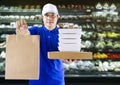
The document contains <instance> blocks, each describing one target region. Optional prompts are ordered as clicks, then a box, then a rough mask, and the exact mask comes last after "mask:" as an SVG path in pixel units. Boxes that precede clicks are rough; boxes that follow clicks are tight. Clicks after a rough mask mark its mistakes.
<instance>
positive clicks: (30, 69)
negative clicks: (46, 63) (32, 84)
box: [5, 35, 40, 80]
mask: <svg viewBox="0 0 120 85" xmlns="http://www.w3.org/2000/svg"><path fill="white" fill-rule="evenodd" d="M39 39H40V36H38V35H8V36H7V37H6V66H5V79H22V80H29V79H35V80H37V79H39V64H40V63H39V50H40V49H39V41H40V40H39Z"/></svg>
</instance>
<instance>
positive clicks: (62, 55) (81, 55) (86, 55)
mask: <svg viewBox="0 0 120 85" xmlns="http://www.w3.org/2000/svg"><path fill="white" fill-rule="evenodd" d="M48 58H50V59H63V60H64V59H92V58H93V56H92V52H71V51H69V52H68V51H66V52H65V51H64V52H58V51H55V52H48Z"/></svg>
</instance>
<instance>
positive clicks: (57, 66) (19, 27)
mask: <svg viewBox="0 0 120 85" xmlns="http://www.w3.org/2000/svg"><path fill="white" fill-rule="evenodd" d="M42 19H43V24H44V25H43V26H41V27H37V26H32V27H30V28H28V27H27V23H26V21H25V20H19V21H17V22H16V33H17V34H21V35H29V34H30V35H40V75H39V80H30V81H29V85H65V84H64V68H63V62H62V60H59V59H51V60H50V59H48V54H47V53H48V52H50V51H58V42H59V40H58V38H59V36H58V34H59V32H58V27H57V21H58V19H59V13H58V9H57V7H56V6H55V5H53V4H50V3H48V4H46V5H44V6H43V9H42Z"/></svg>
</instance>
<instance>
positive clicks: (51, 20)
mask: <svg viewBox="0 0 120 85" xmlns="http://www.w3.org/2000/svg"><path fill="white" fill-rule="evenodd" d="M57 20H58V15H56V14H54V13H51V12H49V13H46V14H45V15H44V16H43V22H44V26H46V27H47V28H48V29H50V30H52V29H53V28H55V26H56V24H57ZM51 28H52V29H51Z"/></svg>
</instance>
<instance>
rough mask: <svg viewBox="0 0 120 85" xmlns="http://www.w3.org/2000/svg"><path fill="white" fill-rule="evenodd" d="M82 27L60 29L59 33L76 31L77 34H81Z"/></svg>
mask: <svg viewBox="0 0 120 85" xmlns="http://www.w3.org/2000/svg"><path fill="white" fill-rule="evenodd" d="M81 32H82V29H59V33H60V34H61V33H62V34H64V33H76V34H81Z"/></svg>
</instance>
